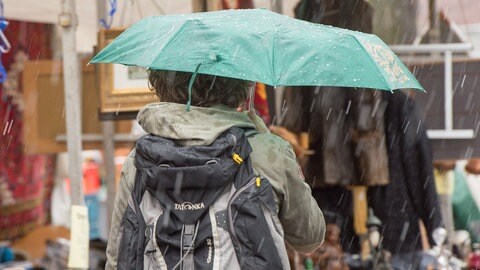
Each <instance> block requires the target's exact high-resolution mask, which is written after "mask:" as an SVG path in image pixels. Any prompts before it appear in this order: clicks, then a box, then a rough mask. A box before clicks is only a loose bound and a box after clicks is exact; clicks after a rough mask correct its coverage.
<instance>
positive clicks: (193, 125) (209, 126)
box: [137, 102, 266, 145]
mask: <svg viewBox="0 0 480 270" xmlns="http://www.w3.org/2000/svg"><path fill="white" fill-rule="evenodd" d="M250 117H251V116H250ZM250 117H249V114H248V113H247V112H237V111H235V110H234V109H232V108H229V107H227V106H223V105H216V106H214V107H209V108H204V107H195V106H191V107H190V112H187V111H186V110H185V105H184V104H178V103H169V102H159V103H152V104H148V105H146V106H145V107H143V108H142V109H141V110H140V112H139V113H138V115H137V120H138V123H139V124H140V126H141V127H142V128H143V130H145V132H147V133H150V134H154V135H157V136H160V137H163V138H168V139H172V140H176V141H178V142H179V143H180V144H183V145H209V144H211V143H212V142H213V141H214V140H215V139H216V138H217V137H218V136H219V135H220V134H222V133H223V132H224V131H226V130H227V129H229V128H231V127H240V128H252V129H255V128H256V124H257V125H258V119H256V117H255V118H254V120H253V121H252V120H251V119H250ZM263 128H266V127H265V126H264V125H263V127H260V129H263Z"/></svg>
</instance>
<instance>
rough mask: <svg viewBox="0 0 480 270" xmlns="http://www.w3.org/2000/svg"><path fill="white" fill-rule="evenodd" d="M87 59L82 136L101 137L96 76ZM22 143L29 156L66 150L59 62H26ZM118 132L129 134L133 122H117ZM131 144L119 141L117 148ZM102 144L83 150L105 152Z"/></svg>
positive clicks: (87, 143) (90, 143)
mask: <svg viewBox="0 0 480 270" xmlns="http://www.w3.org/2000/svg"><path fill="white" fill-rule="evenodd" d="M87 62H88V59H85V60H84V61H82V63H81V67H82V68H81V70H80V71H81V72H82V73H81V80H82V91H81V94H82V102H81V107H80V109H81V118H82V124H81V129H82V137H88V136H89V135H101V134H102V123H101V121H100V119H99V117H98V108H99V106H100V100H99V97H98V91H97V90H96V87H95V84H96V74H95V68H94V66H93V65H87ZM22 85H23V95H22V97H23V103H24V104H25V105H24V108H25V109H24V111H23V127H24V131H23V140H24V142H25V149H24V152H25V153H26V154H51V153H60V152H65V151H67V144H66V142H65V141H64V140H59V139H58V137H59V136H60V137H61V136H63V137H65V136H66V124H65V94H64V78H63V66H62V62H61V61H60V60H35V61H27V62H26V63H25V66H24V70H23V74H22ZM114 128H115V133H118V134H130V132H131V130H132V121H131V120H118V121H115V123H114ZM132 146H133V143H132V142H116V143H115V147H116V148H122V147H127V148H131V147H132ZM102 148H103V144H102V141H101V140H100V141H91V140H84V141H83V142H82V149H84V150H89V149H102Z"/></svg>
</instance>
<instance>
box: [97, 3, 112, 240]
mask: <svg viewBox="0 0 480 270" xmlns="http://www.w3.org/2000/svg"><path fill="white" fill-rule="evenodd" d="M105 3H106V1H105V0H97V18H98V21H100V19H101V18H103V16H105V14H106V11H107V9H106V6H105ZM102 131H103V132H102V133H103V151H104V152H103V158H104V164H105V183H106V184H107V228H108V230H109V229H110V224H111V221H112V215H113V206H114V203H115V194H116V187H115V175H116V173H115V172H116V170H115V143H114V137H115V129H114V125H113V121H111V120H107V121H102ZM108 234H110V232H108Z"/></svg>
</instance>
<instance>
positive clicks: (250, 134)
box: [245, 128, 260, 138]
mask: <svg viewBox="0 0 480 270" xmlns="http://www.w3.org/2000/svg"><path fill="white" fill-rule="evenodd" d="M257 134H260V132H259V131H258V130H256V129H253V128H251V129H245V137H247V138H250V137H253V136H255V135H257Z"/></svg>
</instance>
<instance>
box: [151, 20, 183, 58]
mask: <svg viewBox="0 0 480 270" xmlns="http://www.w3.org/2000/svg"><path fill="white" fill-rule="evenodd" d="M191 21H192V20H186V21H184V22H183V23H182V25H181V26H180V27H179V28H178V29H177V30H176V31H175V30H174V29H173V28H172V29H170V31H168V32H167V33H166V34H165V35H168V34H169V33H171V32H172V31H175V32H174V33H173V34H172V35H171V36H170V37H169V38H168V39H167V40H166V41H165V42H163V44H162V46H161V47H160V51H159V53H158V54H157V55H156V57H154V58H153V59H156V58H157V57H158V56H159V55H160V54H162V53H163V49H165V48H166V47H167V46H168V45H170V43H172V41H174V40H175V39H176V38H177V37H178V34H179V33H181V32H182V31H183V29H184V28H185V27H186V26H187V24H189V23H190V22H191ZM174 27H175V26H174Z"/></svg>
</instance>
